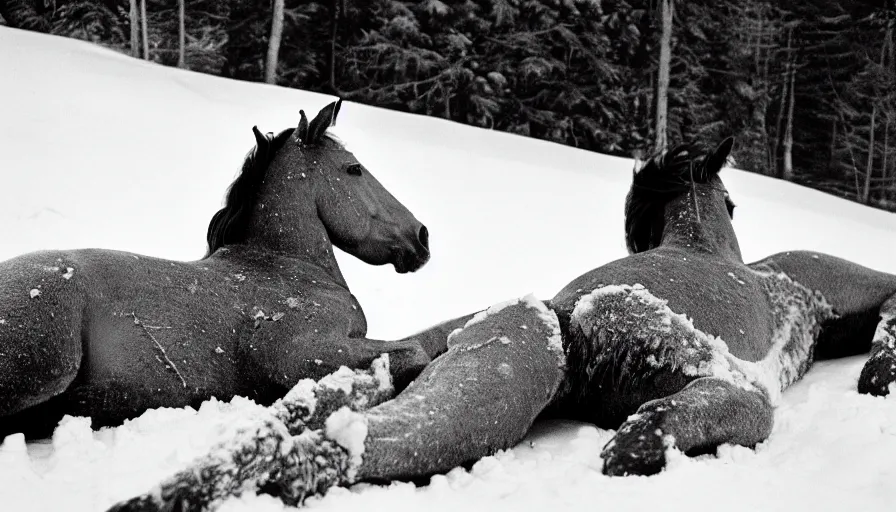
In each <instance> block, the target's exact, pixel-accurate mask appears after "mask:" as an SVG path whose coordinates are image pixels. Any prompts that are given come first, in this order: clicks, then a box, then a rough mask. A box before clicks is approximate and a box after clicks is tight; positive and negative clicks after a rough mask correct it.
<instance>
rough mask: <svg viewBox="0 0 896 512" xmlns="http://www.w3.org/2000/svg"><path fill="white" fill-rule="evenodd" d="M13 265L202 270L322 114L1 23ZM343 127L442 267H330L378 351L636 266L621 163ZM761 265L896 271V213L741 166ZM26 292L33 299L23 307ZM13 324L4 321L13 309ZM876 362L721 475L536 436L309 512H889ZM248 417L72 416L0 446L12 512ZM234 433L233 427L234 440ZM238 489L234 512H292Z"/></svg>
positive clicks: (403, 130) (895, 405)
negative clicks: (40, 261) (653, 472)
mask: <svg viewBox="0 0 896 512" xmlns="http://www.w3.org/2000/svg"><path fill="white" fill-rule="evenodd" d="M0 69H2V70H3V71H2V73H0V94H2V96H3V98H4V99H5V101H4V103H3V107H2V115H0V120H2V122H0V176H2V180H0V225H2V226H3V234H2V242H0V259H5V258H9V257H12V256H15V255H16V254H20V253H23V252H27V251H31V250H36V249H42V248H74V247H105V248H115V249H120V250H127V251H133V252H137V253H142V254H147V255H151V256H158V257H165V258H175V259H195V258H199V257H201V256H202V254H203V252H204V248H205V230H206V227H207V224H208V220H209V219H210V218H211V216H212V214H213V213H214V212H215V211H216V210H217V208H219V207H220V204H221V201H222V199H223V196H224V191H225V189H226V187H227V185H229V184H230V182H231V181H232V179H233V178H234V176H235V174H236V172H237V171H238V170H239V168H240V165H241V164H242V161H243V157H244V155H245V153H246V151H247V150H248V149H249V147H250V146H251V145H252V144H253V141H254V138H253V136H252V133H251V128H252V126H253V125H256V124H257V125H258V126H259V128H260V129H261V130H262V131H276V130H279V129H282V128H285V127H288V126H293V125H295V124H296V123H297V122H298V111H299V109H300V108H301V109H304V110H305V111H306V112H310V111H316V110H315V109H319V108H320V107H322V106H324V105H325V104H326V103H327V102H329V101H332V98H329V97H325V96H323V95H319V94H312V93H307V92H302V91H296V90H289V89H284V88H278V87H272V86H267V85H261V84H249V83H240V82H234V81H229V80H225V79H220V78H215V77H209V76H204V75H200V74H197V73H190V72H184V71H179V70H176V69H168V68H162V67H159V66H156V65H153V64H149V63H146V62H142V61H136V60H133V59H131V58H129V57H126V56H123V55H118V54H115V53H113V52H110V51H107V50H104V49H101V48H97V47H94V46H90V45H87V44H84V43H79V42H75V41H70V40H64V39H61V38H56V37H51V36H45V35H39V34H33V33H27V32H22V31H17V30H13V29H9V28H0ZM337 131H338V133H339V134H340V136H341V137H342V138H343V139H344V140H346V141H347V142H348V143H349V145H350V147H351V149H352V151H354V152H355V154H356V156H358V158H359V159H360V161H361V162H363V163H364V164H365V165H366V166H367V167H368V168H369V169H371V171H372V172H373V173H374V174H375V175H376V176H377V178H378V179H379V180H380V181H381V182H382V183H383V184H384V186H386V187H387V188H388V189H389V190H390V191H391V192H392V193H393V194H394V195H395V196H396V197H397V198H398V199H399V200H400V201H402V202H403V203H404V204H405V205H406V206H407V207H408V208H410V209H411V211H413V212H414V213H415V214H416V216H417V217H418V218H419V219H420V220H421V221H423V222H424V223H426V225H427V227H428V228H429V230H430V232H431V233H432V236H431V249H432V252H433V256H432V260H431V262H430V263H429V264H428V265H427V266H426V267H424V268H423V269H422V270H420V271H419V272H417V273H415V274H411V275H402V276H399V275H397V274H395V273H394V271H393V270H392V269H391V267H370V266H367V265H365V264H363V263H361V262H359V261H357V260H355V259H354V258H351V257H349V256H346V255H344V254H342V253H339V254H338V256H337V257H338V259H339V262H340V265H341V267H342V270H343V273H344V275H345V277H346V279H347V281H348V283H349V285H350V287H351V290H352V292H353V293H354V294H355V295H356V296H357V297H358V299H359V300H360V302H361V304H362V305H363V306H364V309H365V312H366V314H367V318H368V321H369V324H370V335H371V337H374V338H379V339H390V338H397V337H400V336H405V335H407V334H410V333H413V332H416V331H418V330H420V329H422V328H424V327H426V326H428V325H432V324H434V323H436V322H438V321H441V320H445V319H448V318H453V317H455V316H458V315H461V314H466V313H469V312H472V311H477V310H480V309H482V308H483V307H485V306H487V305H488V304H493V303H495V302H498V301H501V300H505V299H507V298H508V297H518V296H520V295H521V294H522V293H525V292H527V291H530V290H531V291H534V293H535V295H536V296H537V297H541V298H545V299H547V298H550V297H551V296H552V295H553V294H554V293H556V291H558V290H559V289H560V288H561V287H562V286H564V285H565V284H566V283H567V282H569V281H570V280H571V279H572V278H573V277H575V276H576V275H578V274H580V273H582V272H584V271H587V270H589V269H591V268H593V267H595V266H597V265H600V264H603V263H606V262H608V261H610V260H612V259H615V258H618V257H621V256H624V255H625V254H626V251H625V246H624V243H623V238H622V234H623V231H622V211H623V210H622V208H623V201H624V198H625V193H626V190H627V187H628V184H629V183H630V179H631V168H632V165H631V161H630V160H626V159H620V158H612V157H606V156H603V155H598V154H593V153H587V152H583V151H577V150H575V149H571V148H566V147H561V146H557V145H555V144H550V143H546V142H541V141H534V140H528V139H524V138H521V137H516V136H512V135H508V134H503V133H496V132H491V131H486V130H478V129H472V128H467V127H463V126H460V125H457V124H454V123H450V122H446V121H441V120H436V119H429V118H423V117H419V116H411V115H407V114H402V113H397V112H389V111H385V110H381V109H376V108H370V107H364V106H359V105H355V104H346V105H344V107H343V109H342V112H341V113H340V119H339V128H338V130H337ZM722 179H723V180H724V181H725V184H726V186H727V187H728V189H729V190H730V191H731V194H732V196H733V198H734V200H735V201H736V202H737V203H738V210H737V218H736V221H735V229H737V232H738V236H739V238H740V244H741V247H742V249H743V252H744V255H745V257H746V258H747V259H748V260H755V259H759V258H761V257H763V256H766V255H768V254H770V253H773V252H778V251H782V250H786V249H794V248H800V249H808V250H817V251H823V252H828V253H831V254H835V255H837V256H840V257H844V258H848V259H851V260H854V261H857V262H860V263H862V264H865V265H868V266H870V267H873V268H877V269H880V270H885V271H889V272H896V259H894V258H893V255H894V254H896V215H892V214H889V213H885V212H881V211H876V210H872V209H869V208H865V207H862V206H860V205H857V204H853V203H848V202H846V201H843V200H840V199H837V198H834V197H830V196H826V195H824V194H820V193H818V192H814V191H811V190H808V189H805V188H803V187H799V186H796V185H792V184H788V183H782V182H779V181H772V180H770V179H768V178H765V177H762V176H758V175H755V174H747V173H742V172H739V171H734V170H726V171H724V172H723V173H722ZM26 293H27V290H26ZM0 318H4V316H3V313H2V311H0ZM864 359H865V358H864V357H856V358H850V359H845V360H841V361H835V362H826V363H821V364H818V365H816V367H815V368H813V369H812V370H811V371H810V372H809V374H808V375H807V376H806V378H804V379H803V380H802V381H801V382H799V383H797V384H796V385H795V386H793V387H792V388H791V389H789V390H788V391H787V392H786V393H785V394H784V396H783V397H782V401H781V404H780V406H779V408H778V410H777V413H776V424H775V429H774V431H773V433H772V435H771V438H770V439H769V440H768V441H767V442H766V443H763V444H762V445H761V446H759V447H758V449H757V450H755V451H754V450H749V449H746V448H740V447H724V448H723V449H722V450H721V453H720V456H719V457H718V458H714V457H700V458H696V459H691V458H687V457H683V456H682V457H676V458H674V459H673V463H672V467H671V468H670V469H669V470H668V471H666V472H664V473H662V474H660V475H658V476H655V477H650V478H615V479H610V478H607V477H604V476H603V475H601V474H600V467H601V461H600V458H599V455H598V454H599V452H600V448H601V447H602V446H603V444H604V443H605V442H606V441H607V440H608V439H609V438H610V436H611V435H612V432H611V431H604V430H599V429H596V428H594V427H593V426H590V425H584V424H577V423H540V424H537V425H536V427H535V429H534V430H533V431H532V432H531V433H530V435H529V438H528V439H527V440H526V441H525V442H523V443H521V444H520V445H519V446H517V447H515V448H514V449H512V450H510V451H507V452H503V453H499V454H498V455H496V456H494V457H487V458H485V459H483V460H482V461H480V462H478V463H477V464H476V465H474V466H473V468H472V469H471V470H470V471H464V470H462V469H455V470H454V471H452V472H450V473H449V474H447V475H441V476H436V477H434V478H433V479H432V480H431V482H430V484H429V485H428V486H425V487H421V488H415V487H414V486H413V485H411V484H407V483H396V484H393V485H389V486H370V485H358V486H355V487H354V488H352V489H351V490H347V489H336V490H334V491H332V492H330V493H329V494H328V495H327V496H326V497H324V498H322V499H315V500H313V501H311V502H310V503H309V504H308V505H309V509H311V510H316V511H327V510H338V511H339V512H345V511H351V510H364V511H371V510H373V511H377V510H388V511H389V512H402V511H408V512H411V511H414V512H416V511H419V510H427V511H432V512H435V511H441V510H445V511H448V510H451V511H456V510H498V511H501V510H508V511H510V510H513V511H518V510H555V509H576V510H585V509H589V510H590V509H595V508H598V509H601V510H613V511H614V512H622V511H629V510H645V509H650V510H658V509H663V510H670V511H675V510H682V511H685V510H686V511H693V510H715V509H718V508H724V509H725V510H726V511H755V510H764V511H774V510H781V511H788V512H789V511H792V510H813V511H841V510H853V509H858V510H865V511H889V510H892V507H893V504H894V503H896V486H894V485H893V482H894V481H896V465H894V464H893V461H894V460H896V402H894V400H893V399H892V398H888V399H883V398H874V397H869V396H860V395H858V394H857V393H856V390H855V389H856V380H857V378H858V374H859V371H860V369H861V366H862V363H863V361H864ZM258 410H259V409H258V407H257V406H256V405H254V404H252V403H251V402H249V401H247V400H245V399H241V398H237V399H234V400H233V401H232V402H230V403H222V402H214V401H213V402H208V403H206V404H204V405H203V406H202V407H201V408H200V409H199V410H198V411H193V410H190V409H176V410H174V409H160V410H154V411H149V412H147V413H146V414H144V415H143V416H141V417H140V418H138V419H136V420H134V421H131V422H128V423H127V424H126V425H124V426H122V427H119V428H116V429H106V430H103V431H100V432H95V433H94V432H91V431H90V429H89V423H88V421H87V420H83V419H69V420H67V421H65V422H64V423H63V424H62V425H61V426H60V427H59V429H58V430H57V433H56V435H55V437H54V439H53V441H52V442H49V441H48V442H38V443H30V444H28V445H27V446H23V445H22V443H21V440H20V439H19V440H17V439H16V438H11V439H8V440H7V441H5V442H4V444H3V445H2V447H0V502H2V504H3V505H2V508H3V510H17V511H57V510H67V511H73V512H80V511H84V512H87V511H90V512H93V511H97V510H103V509H104V508H105V507H107V506H109V505H110V504H112V503H113V502H115V501H117V500H120V499H124V498H129V497H132V496H135V495H137V494H139V493H142V492H144V491H146V490H148V489H149V488H151V487H152V486H153V485H154V484H156V483H158V482H159V481H160V480H161V479H162V478H164V477H165V476H168V475H169V474H171V473H173V472H174V471H176V470H177V469H179V468H181V467H183V465H185V464H186V463H187V462H189V461H190V460H191V459H192V458H193V457H196V456H198V455H201V454H203V453H205V452H206V451H207V450H208V449H209V448H210V447H211V446H213V445H214V443H215V442H217V441H219V440H221V439H223V438H224V437H226V436H228V435H232V431H233V426H234V424H235V423H239V422H238V421H236V418H238V417H240V416H242V415H251V414H257V413H258ZM228 433H229V434H228ZM283 508H284V507H283V506H282V505H281V504H280V502H279V501H277V500H275V499H273V498H270V497H266V496H259V497H256V496H245V497H243V498H240V499H234V500H230V501H227V502H225V504H224V506H223V507H222V509H221V510H223V511H225V512H239V511H249V510H252V511H253V512H258V511H279V510H283Z"/></svg>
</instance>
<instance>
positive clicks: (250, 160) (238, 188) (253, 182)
mask: <svg viewBox="0 0 896 512" xmlns="http://www.w3.org/2000/svg"><path fill="white" fill-rule="evenodd" d="M294 131H295V128H288V129H286V130H284V131H282V132H280V133H279V134H278V135H277V136H274V135H273V134H270V133H268V134H265V136H264V139H263V140H264V142H262V139H259V140H258V143H257V144H256V146H255V147H254V148H252V149H251V150H249V153H248V154H247V155H246V161H245V162H243V168H242V170H241V171H240V174H239V176H237V177H236V179H235V180H234V181H233V183H231V184H230V187H228V189H227V200H226V201H225V202H224V207H223V208H221V209H220V210H218V211H217V213H215V215H214V216H212V220H211V222H209V224H208V234H207V235H206V241H207V242H208V252H207V253H206V254H205V256H206V257H208V256H210V255H211V254H212V253H214V252H215V251H216V250H218V249H219V248H220V247H221V246H223V245H226V244H233V243H239V242H242V241H244V240H245V237H246V220H247V219H248V216H249V213H250V212H251V211H252V208H253V207H254V206H255V201H256V199H257V196H258V189H259V185H260V184H261V182H262V181H263V180H264V175H265V172H266V171H267V169H268V166H270V165H271V161H272V160H273V159H274V155H276V154H277V152H278V151H280V149H282V148H283V146H284V145H285V144H286V143H287V141H289V137H290V136H291V135H292V134H293V132H294Z"/></svg>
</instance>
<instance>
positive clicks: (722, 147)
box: [706, 137, 734, 173]
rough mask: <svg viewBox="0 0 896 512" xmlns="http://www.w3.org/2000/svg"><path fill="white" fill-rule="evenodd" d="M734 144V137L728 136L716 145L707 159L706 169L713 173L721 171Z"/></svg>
mask: <svg viewBox="0 0 896 512" xmlns="http://www.w3.org/2000/svg"><path fill="white" fill-rule="evenodd" d="M733 146H734V137H728V138H726V139H725V140H723V141H722V142H721V143H719V145H718V146H716V149H714V150H713V152H712V153H711V154H710V155H709V158H708V159H707V161H706V170H707V171H709V172H712V173H717V172H719V171H720V170H721V169H722V167H723V166H724V165H725V162H726V161H727V160H728V154H729V153H731V148H732V147H733Z"/></svg>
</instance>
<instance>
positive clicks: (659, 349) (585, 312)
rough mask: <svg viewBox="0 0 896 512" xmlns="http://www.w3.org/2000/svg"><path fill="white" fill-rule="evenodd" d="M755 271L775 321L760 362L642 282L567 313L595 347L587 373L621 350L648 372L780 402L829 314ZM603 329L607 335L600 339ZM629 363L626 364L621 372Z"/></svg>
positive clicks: (587, 298)
mask: <svg viewBox="0 0 896 512" xmlns="http://www.w3.org/2000/svg"><path fill="white" fill-rule="evenodd" d="M754 274H755V275H756V276H757V277H759V278H760V279H759V282H760V283H761V284H762V286H763V288H764V290H765V292H766V293H767V294H768V298H769V303H770V305H771V307H772V311H773V316H774V322H775V325H774V334H773V338H772V346H771V348H770V349H769V352H768V354H767V355H766V356H765V357H764V358H763V359H761V360H760V361H756V362H751V361H745V360H742V359H739V358H737V357H735V356H733V355H732V354H731V353H730V352H729V351H728V345H727V344H726V343H725V341H724V340H722V339H721V338H718V337H716V336H713V335H710V334H706V333H704V332H702V331H700V330H699V329H697V328H696V327H694V324H693V322H692V321H691V320H690V319H689V318H688V317H687V316H685V315H683V314H680V313H676V312H674V311H672V310H671V309H670V308H669V306H668V302H667V301H666V300H664V299H661V298H658V297H656V296H654V295H653V294H652V293H650V291H649V290H647V289H646V288H644V287H643V286H642V285H640V284H635V285H609V286H603V287H600V288H597V289H596V290H594V291H593V292H591V293H589V294H586V295H583V296H582V297H581V298H580V299H579V300H578V301H577V302H576V306H575V309H574V310H573V313H572V318H571V327H573V328H579V329H580V330H581V332H582V333H584V334H585V336H586V337H588V338H590V339H591V341H592V343H595V344H596V346H595V347H594V353H595V354H596V355H595V358H596V359H597V361H595V362H594V363H593V364H591V365H589V366H588V367H587V368H588V369H587V370H586V371H589V372H591V373H592V374H593V373H598V372H601V370H600V368H602V367H603V366H602V365H605V364H610V363H611V362H613V364H616V363H615V362H616V361H618V360H619V358H620V353H622V354H625V356H623V357H624V360H625V361H627V362H630V363H631V364H630V365H635V366H637V365H640V364H641V361H643V362H646V364H647V365H648V366H649V367H652V371H657V370H660V369H664V370H667V371H680V372H682V373H684V374H685V375H687V376H689V377H694V378H697V377H717V378H720V379H724V380H726V381H728V382H731V383H732V384H735V385H737V386H740V387H742V388H744V389H748V390H752V389H757V388H758V389H761V390H762V391H763V392H765V393H766V395H767V396H768V397H769V399H770V400H771V402H772V404H777V403H778V402H779V401H780V398H781V392H782V391H783V390H784V389H786V388H787V387H788V386H790V385H791V384H792V383H793V382H795V381H796V380H797V379H799V378H800V377H802V376H803V374H804V373H805V372H806V370H807V369H808V367H809V364H811V362H812V354H813V350H814V347H815V341H816V339H817V337H818V333H819V331H820V329H821V323H822V322H823V321H824V320H826V319H828V318H831V317H832V316H833V312H832V310H831V306H830V304H828V302H827V301H826V300H825V299H824V297H822V296H821V295H820V294H818V293H815V292H813V291H811V290H809V289H807V288H806V287H804V286H802V285H800V284H798V283H795V282H793V280H791V279H790V278H789V277H787V276H786V275H784V274H783V273H772V272H754ZM602 329H607V332H609V334H599V333H600V332H601V330H602ZM602 343H604V344H603V345H602ZM619 343H622V344H623V345H621V346H620V345H619ZM630 365H629V364H628V363H624V364H623V367H622V368H621V369H620V370H621V371H623V372H625V371H627V370H628V366H630ZM631 371H632V372H633V373H636V372H637V371H638V370H637V369H631ZM591 377H592V375H590V374H589V375H587V377H586V378H587V379H590V378H591Z"/></svg>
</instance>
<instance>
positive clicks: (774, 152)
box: [769, 29, 793, 178]
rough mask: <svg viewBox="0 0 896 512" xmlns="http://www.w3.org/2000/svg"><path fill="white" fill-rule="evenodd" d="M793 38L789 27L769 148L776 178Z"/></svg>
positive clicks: (779, 171)
mask: <svg viewBox="0 0 896 512" xmlns="http://www.w3.org/2000/svg"><path fill="white" fill-rule="evenodd" d="M792 40H793V29H790V30H789V31H788V32H787V53H786V55H787V60H786V62H785V64H784V79H783V80H782V81H781V104H780V105H779V108H778V118H777V119H776V120H775V143H774V144H773V145H772V148H771V167H770V168H769V171H770V173H771V175H772V176H774V177H776V178H782V177H783V175H784V172H783V169H782V168H781V167H779V166H778V150H779V149H780V147H781V142H782V139H783V137H782V133H781V128H782V124H783V123H784V112H786V110H787V91H788V88H789V85H790V72H791V69H790V64H791V56H790V45H791V42H792Z"/></svg>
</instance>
